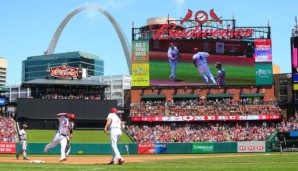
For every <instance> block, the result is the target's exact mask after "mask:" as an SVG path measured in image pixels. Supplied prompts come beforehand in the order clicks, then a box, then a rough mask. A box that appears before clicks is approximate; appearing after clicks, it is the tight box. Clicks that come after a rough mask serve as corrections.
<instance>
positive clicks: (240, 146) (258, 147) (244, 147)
mask: <svg viewBox="0 0 298 171" xmlns="http://www.w3.org/2000/svg"><path fill="white" fill-rule="evenodd" d="M265 151H266V145H265V141H238V142H237V152H240V153H243V152H265Z"/></svg>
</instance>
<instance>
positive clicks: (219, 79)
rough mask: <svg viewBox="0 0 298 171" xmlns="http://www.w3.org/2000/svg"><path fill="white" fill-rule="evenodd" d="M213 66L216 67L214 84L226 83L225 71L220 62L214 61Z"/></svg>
mask: <svg viewBox="0 0 298 171" xmlns="http://www.w3.org/2000/svg"><path fill="white" fill-rule="evenodd" d="M215 67H216V68H217V69H218V71H217V74H216V84H217V85H225V84H226V71H225V70H224V69H223V68H222V63H221V62H216V64H215Z"/></svg>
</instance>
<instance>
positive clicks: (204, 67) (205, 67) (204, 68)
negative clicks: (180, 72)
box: [198, 63, 216, 84]
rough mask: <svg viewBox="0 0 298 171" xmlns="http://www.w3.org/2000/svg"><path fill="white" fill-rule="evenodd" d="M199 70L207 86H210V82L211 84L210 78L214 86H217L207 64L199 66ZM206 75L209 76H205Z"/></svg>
mask: <svg viewBox="0 0 298 171" xmlns="http://www.w3.org/2000/svg"><path fill="white" fill-rule="evenodd" d="M198 70H199V73H200V75H201V77H202V78H203V80H204V81H205V83H206V84H208V82H209V80H208V78H209V79H210V80H211V81H212V83H213V84H216V81H215V79H214V77H213V75H212V74H211V72H210V68H209V66H208V64H207V63H205V64H201V65H199V66H198ZM205 73H206V75H207V76H206V75H205Z"/></svg>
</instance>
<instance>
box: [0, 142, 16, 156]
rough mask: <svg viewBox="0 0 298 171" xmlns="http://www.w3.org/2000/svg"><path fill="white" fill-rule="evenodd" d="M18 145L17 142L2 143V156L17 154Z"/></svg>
mask: <svg viewBox="0 0 298 171" xmlns="http://www.w3.org/2000/svg"><path fill="white" fill-rule="evenodd" d="M15 153H16V143H15V142H0V154H15Z"/></svg>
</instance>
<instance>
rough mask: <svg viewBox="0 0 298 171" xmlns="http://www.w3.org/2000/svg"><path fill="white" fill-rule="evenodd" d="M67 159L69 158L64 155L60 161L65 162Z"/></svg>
mask: <svg viewBox="0 0 298 171" xmlns="http://www.w3.org/2000/svg"><path fill="white" fill-rule="evenodd" d="M66 160H67V158H66V157H64V158H62V159H60V160H59V161H60V162H64V161H66Z"/></svg>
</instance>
